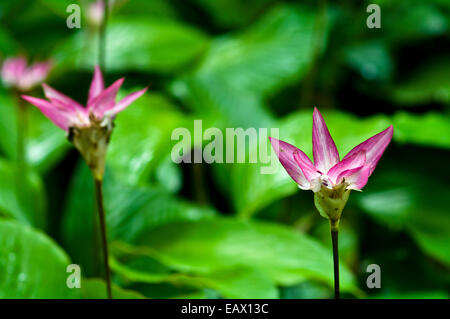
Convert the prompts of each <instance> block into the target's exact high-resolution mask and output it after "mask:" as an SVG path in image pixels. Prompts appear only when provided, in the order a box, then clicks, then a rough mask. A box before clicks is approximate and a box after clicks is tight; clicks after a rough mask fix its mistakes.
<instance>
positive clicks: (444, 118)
mask: <svg viewBox="0 0 450 319" xmlns="http://www.w3.org/2000/svg"><path fill="white" fill-rule="evenodd" d="M392 122H393V125H394V131H395V133H394V138H395V140H396V141H397V142H402V143H409V144H417V145H424V146H434V147H441V148H444V149H449V148H450V114H448V113H437V112H429V113H425V114H420V115H414V114H409V113H406V112H399V113H396V114H395V115H394V116H393V118H392Z"/></svg>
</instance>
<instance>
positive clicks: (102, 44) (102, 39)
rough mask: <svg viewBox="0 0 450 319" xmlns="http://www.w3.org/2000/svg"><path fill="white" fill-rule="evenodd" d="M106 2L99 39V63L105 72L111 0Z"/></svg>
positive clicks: (105, 0) (104, 1) (104, 0)
mask: <svg viewBox="0 0 450 319" xmlns="http://www.w3.org/2000/svg"><path fill="white" fill-rule="evenodd" d="M103 3H104V14H103V21H102V23H101V25H100V30H99V41H98V64H99V66H100V69H101V70H102V71H103V73H105V68H106V66H105V63H106V62H105V60H106V25H107V23H108V15H109V0H103Z"/></svg>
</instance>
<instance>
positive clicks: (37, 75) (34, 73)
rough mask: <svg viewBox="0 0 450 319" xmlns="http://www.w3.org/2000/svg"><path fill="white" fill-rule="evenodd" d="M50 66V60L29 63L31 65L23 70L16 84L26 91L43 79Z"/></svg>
mask: <svg viewBox="0 0 450 319" xmlns="http://www.w3.org/2000/svg"><path fill="white" fill-rule="evenodd" d="M51 67H52V63H51V62H50V61H47V62H40V63H35V64H33V65H31V67H29V68H28V69H26V70H25V72H24V74H23V76H22V77H21V78H20V80H19V83H18V85H19V87H20V89H22V90H24V91H26V90H29V89H31V88H33V87H34V86H36V85H38V84H39V83H41V82H42V81H44V80H45V78H46V77H47V75H48V72H49V71H50V68H51Z"/></svg>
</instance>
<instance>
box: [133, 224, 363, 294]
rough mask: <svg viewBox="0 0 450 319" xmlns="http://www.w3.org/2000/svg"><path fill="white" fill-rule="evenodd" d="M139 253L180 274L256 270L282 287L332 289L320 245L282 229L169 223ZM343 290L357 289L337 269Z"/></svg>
mask: <svg viewBox="0 0 450 319" xmlns="http://www.w3.org/2000/svg"><path fill="white" fill-rule="evenodd" d="M137 244H138V245H139V247H142V251H144V252H146V253H147V254H149V255H151V256H152V257H154V258H157V259H158V260H159V261H161V262H162V263H164V264H166V265H168V266H170V267H172V268H174V269H177V270H178V271H180V272H187V273H196V274H205V273H206V274H208V273H209V274H210V273H211V272H213V271H219V270H221V269H224V268H229V267H236V266H246V267H252V268H255V269H257V270H259V271H261V272H262V273H264V274H265V275H266V276H268V277H269V278H270V279H272V280H273V281H274V282H276V283H277V284H280V285H292V284H295V283H298V282H301V281H303V280H305V279H306V278H310V279H315V280H319V281H322V282H326V283H328V284H330V285H332V283H333V275H332V269H333V265H332V255H331V254H330V252H329V251H328V250H327V249H325V248H324V247H323V246H321V245H320V244H319V243H317V242H316V241H314V240H313V239H311V238H308V237H307V236H306V235H303V234H301V233H298V232H296V231H294V230H292V229H290V228H287V227H285V226H280V225H275V224H269V223H262V222H255V221H237V220H233V219H227V218H215V219H212V220H204V221H198V222H184V223H173V224H169V225H166V226H163V227H160V228H157V229H154V230H153V231H152V232H149V233H146V234H144V235H143V236H142V238H140V239H139V240H138V241H137ZM341 275H342V278H341V286H342V289H343V290H346V291H349V290H353V289H354V288H355V286H354V282H353V278H352V275H351V273H350V272H349V271H348V269H347V268H346V267H345V266H344V265H341Z"/></svg>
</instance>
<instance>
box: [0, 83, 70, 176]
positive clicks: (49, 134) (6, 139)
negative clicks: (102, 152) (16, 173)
mask: <svg viewBox="0 0 450 319" xmlns="http://www.w3.org/2000/svg"><path fill="white" fill-rule="evenodd" d="M0 106H1V107H0V136H2V138H1V139H0V149H1V150H2V151H3V153H4V154H5V155H6V156H7V157H8V158H10V159H13V160H15V159H16V156H17V155H16V152H17V146H16V144H17V109H18V107H17V106H16V105H15V103H14V100H13V98H12V97H11V96H10V95H8V94H6V92H4V91H0ZM26 117H27V119H26V121H25V122H26V123H27V127H26V129H25V136H26V153H27V161H28V163H29V164H30V165H31V166H33V167H34V168H36V169H37V170H38V171H39V172H45V171H48V170H49V169H50V168H51V167H52V166H53V165H55V164H56V163H57V162H58V161H59V160H60V159H61V158H62V157H63V156H64V154H65V152H66V151H67V149H68V148H69V147H70V144H69V143H68V142H67V140H66V137H65V132H64V131H63V130H61V129H59V128H58V127H57V126H56V125H55V124H53V123H52V122H51V121H50V120H49V119H47V118H46V117H45V116H44V115H42V113H41V112H40V111H39V110H38V109H37V108H36V107H34V106H31V105H29V104H27V105H26Z"/></svg>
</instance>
